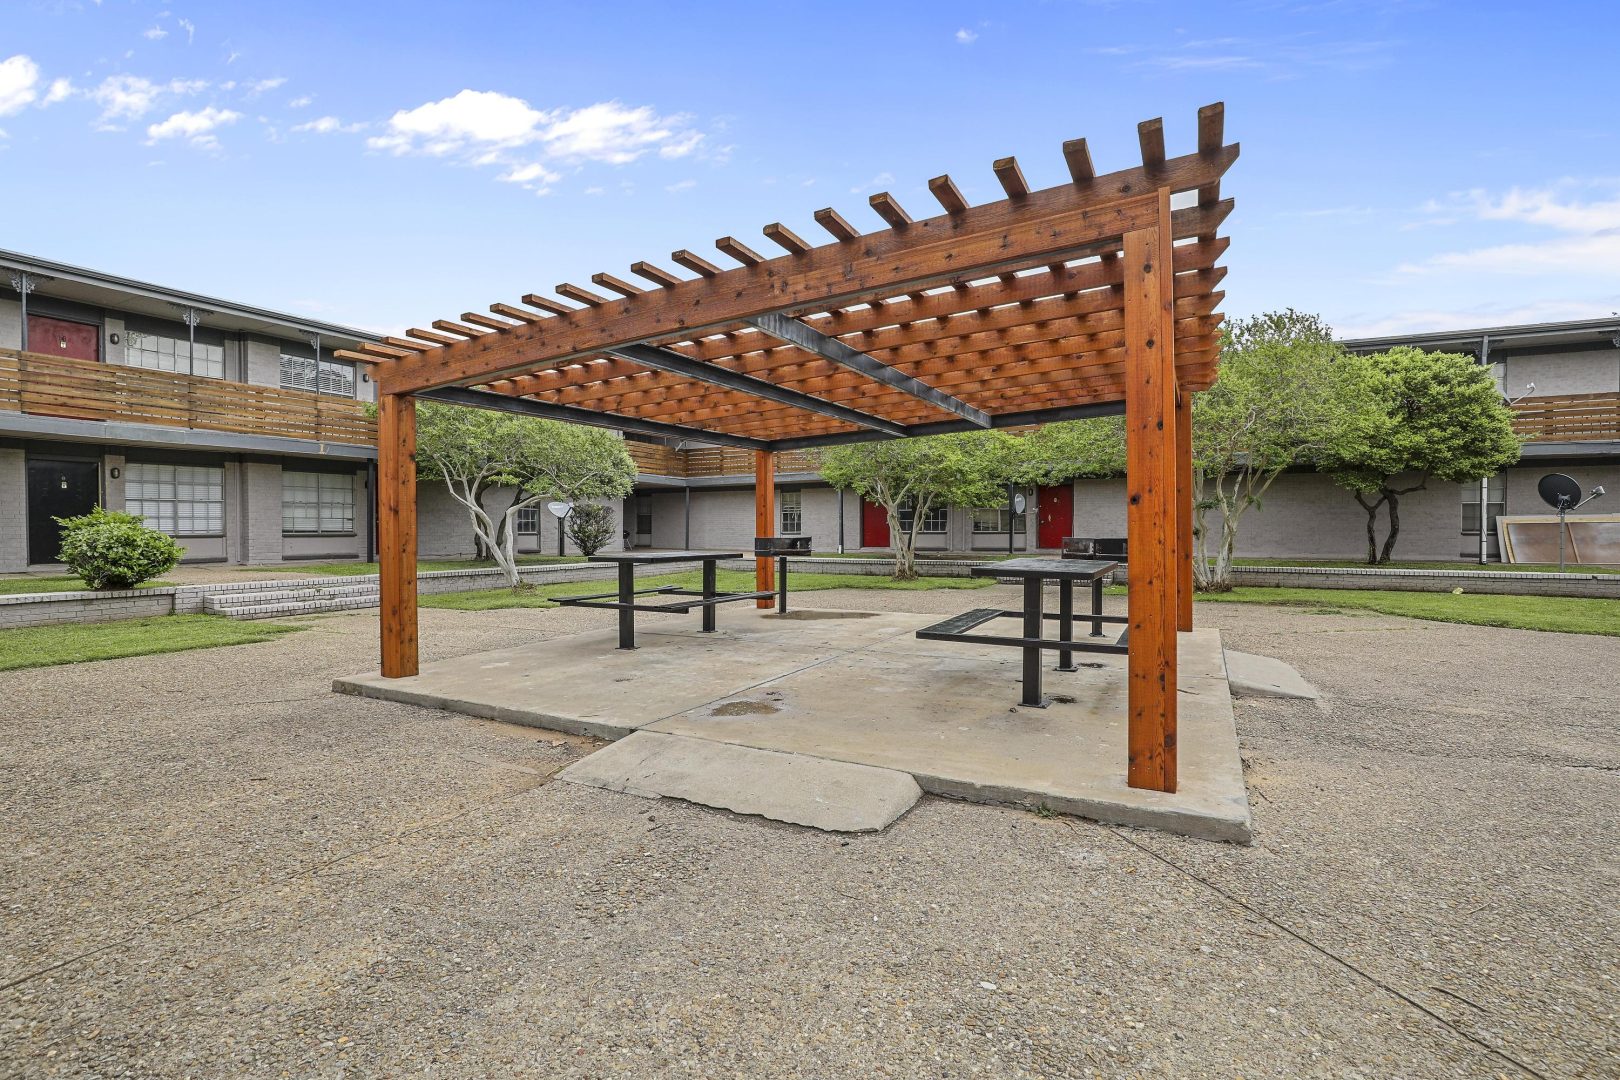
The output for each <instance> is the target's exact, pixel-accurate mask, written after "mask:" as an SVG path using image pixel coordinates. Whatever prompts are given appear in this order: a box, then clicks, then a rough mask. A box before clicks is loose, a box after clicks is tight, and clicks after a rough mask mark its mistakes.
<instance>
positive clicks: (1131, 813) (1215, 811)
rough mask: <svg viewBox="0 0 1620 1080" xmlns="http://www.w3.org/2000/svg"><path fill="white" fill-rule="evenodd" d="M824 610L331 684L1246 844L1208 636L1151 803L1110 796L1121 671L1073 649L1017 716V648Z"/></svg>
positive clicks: (1189, 651)
mask: <svg viewBox="0 0 1620 1080" xmlns="http://www.w3.org/2000/svg"><path fill="white" fill-rule="evenodd" d="M836 614H837V615H838V616H840V617H837V618H832V617H829V616H828V614H827V613H824V612H820V611H817V612H814V613H811V612H808V611H806V612H803V613H798V612H794V613H790V614H789V615H788V616H787V617H785V618H784V617H781V616H778V615H776V614H775V613H774V612H757V611H749V612H728V618H727V619H726V620H725V622H724V623H723V624H722V627H723V628H722V630H721V631H720V632H719V633H717V634H708V635H705V634H700V633H698V632H697V631H696V628H695V627H694V626H692V625H689V624H688V623H687V621H686V620H680V621H679V622H677V621H675V620H670V621H669V623H667V624H665V626H664V627H660V624H659V622H658V621H657V620H653V619H649V620H646V621H645V623H646V627H647V628H646V629H645V630H643V631H641V641H642V643H643V645H644V647H643V648H641V649H639V650H637V651H635V652H628V653H627V652H621V651H619V650H617V649H615V648H614V647H613V645H614V640H615V638H614V635H613V632H612V631H593V632H590V633H585V634H578V635H574V636H571V637H566V638H553V639H549V640H544V641H536V642H531V643H527V644H524V645H518V646H514V647H512V648H509V649H501V650H495V651H492V652H486V653H477V654H473V655H471V656H463V657H457V658H454V659H451V660H444V661H439V662H437V663H434V664H430V665H427V666H426V667H424V668H423V670H422V673H421V674H420V675H417V676H414V677H413V678H409V679H397V680H385V679H382V678H380V677H378V676H376V675H368V676H361V677H357V678H352V679H343V680H339V681H338V682H337V683H336V684H335V688H336V689H338V690H340V691H343V692H346V693H356V694H364V695H367V696H372V697H380V698H385V699H388V700H394V701H405V702H414V703H416V704H420V705H425V706H428V707H431V708H442V709H450V710H452V711H456V712H462V713H467V714H469V715H473V716H483V717H490V718H494V719H500V720H507V721H511V722H515V723H523V724H530V725H534V726H539V727H546V728H551V729H554V730H559V731H569V732H575V733H581V734H589V735H596V736H599V737H603V738H608V739H619V738H622V737H624V736H626V735H629V734H630V733H631V732H635V731H642V730H646V731H654V732H657V733H659V734H665V735H679V736H684V737H687V738H690V739H701V740H707V741H708V742H709V743H711V744H727V745H730V746H735V747H748V748H751V749H754V750H764V751H776V752H780V753H785V754H802V755H808V756H811V757H815V758H821V759H825V760H827V761H834V762H845V763H848V764H853V765H862V766H871V767H873V768H878V769H892V770H896V771H900V772H905V773H908V774H910V775H911V776H912V777H914V778H915V780H916V782H917V784H919V785H920V786H921V788H922V789H923V790H925V791H929V792H932V793H935V794H940V795H946V796H951V797H955V798H963V799H970V800H977V801H983V802H994V803H1004V804H1012V805H1023V806H1029V807H1036V806H1041V805H1045V806H1047V807H1049V808H1050V809H1053V810H1056V811H1059V812H1062V813H1068V814H1073V815H1076V816H1080V817H1087V818H1092V819H1094V820H1098V821H1104V822H1110V823H1115V824H1124V825H1140V826H1144V827H1151V828H1160V829H1167V830H1169V831H1172V832H1178V833H1185V834H1187V835H1191V836H1198V837H1204V838H1208V839H1214V840H1226V841H1235V842H1240V843H1246V842H1248V840H1249V839H1250V826H1249V804H1248V795H1247V791H1246V789H1245V787H1244V780H1243V768H1242V763H1241V760H1240V759H1239V756H1238V746H1237V731H1236V724H1235V722H1234V720H1233V716H1232V703H1231V694H1230V692H1229V690H1228V687H1227V676H1226V665H1225V662H1224V660H1223V650H1222V647H1221V640H1220V635H1219V633H1218V632H1217V631H1213V630H1196V631H1193V632H1192V633H1189V634H1183V635H1181V640H1180V671H1179V680H1178V690H1179V694H1180V697H1179V701H1180V728H1179V731H1178V756H1179V766H1180V769H1179V773H1180V790H1179V791H1178V792H1177V793H1176V794H1173V795H1167V794H1164V793H1161V792H1148V791H1138V790H1136V789H1133V788H1130V787H1128V786H1126V783H1125V762H1126V737H1125V736H1126V731H1125V726H1126V725H1125V660H1124V657H1122V656H1113V655H1108V654H1102V653H1081V654H1079V655H1078V657H1077V660H1078V661H1079V663H1080V665H1081V667H1080V670H1079V671H1078V672H1057V671H1053V670H1051V668H1050V667H1049V668H1048V669H1047V672H1046V678H1045V691H1046V693H1047V695H1048V696H1049V697H1050V698H1051V699H1052V705H1051V707H1050V708H1047V709H1025V708H1022V707H1020V706H1018V705H1017V704H1016V702H1017V701H1018V698H1019V676H1020V668H1019V654H1018V652H1017V650H1015V649H1007V648H998V647H995V646H988V645H957V644H954V643H948V642H936V641H919V640H917V639H916V637H915V636H914V635H915V633H916V631H917V630H918V629H920V628H922V627H923V626H927V625H929V624H931V623H933V622H937V621H938V619H939V616H938V615H922V614H908V613H892V612H891V613H860V612H840V613H836ZM640 629H641V628H640V627H638V630H640ZM1051 662H1054V663H1055V657H1053V658H1052V661H1051ZM694 801H699V800H694Z"/></svg>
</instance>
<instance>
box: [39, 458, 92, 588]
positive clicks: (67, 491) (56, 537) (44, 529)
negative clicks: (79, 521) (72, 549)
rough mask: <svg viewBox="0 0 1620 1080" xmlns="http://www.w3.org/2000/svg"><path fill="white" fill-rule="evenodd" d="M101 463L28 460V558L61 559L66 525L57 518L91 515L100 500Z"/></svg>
mask: <svg viewBox="0 0 1620 1080" xmlns="http://www.w3.org/2000/svg"><path fill="white" fill-rule="evenodd" d="M99 472H100V466H99V465H97V464H96V462H94V461H52V460H50V459H38V458H31V459H29V462H28V561H29V562H31V563H53V562H57V561H58V559H57V555H58V554H59V553H60V552H61V550H62V527H61V526H60V525H58V524H57V523H56V522H55V520H53V519H55V518H59V517H78V516H79V515H80V514H88V513H89V512H90V511H91V510H92V509H94V508H95V505H96V503H97V502H99V501H100V496H101V484H100V478H99V476H98V473H99Z"/></svg>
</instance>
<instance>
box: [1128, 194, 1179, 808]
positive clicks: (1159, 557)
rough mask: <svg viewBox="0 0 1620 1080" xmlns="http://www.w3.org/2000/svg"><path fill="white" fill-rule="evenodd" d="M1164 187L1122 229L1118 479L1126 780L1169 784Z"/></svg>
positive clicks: (1169, 324) (1169, 298) (1169, 405)
mask: <svg viewBox="0 0 1620 1080" xmlns="http://www.w3.org/2000/svg"><path fill="white" fill-rule="evenodd" d="M1169 201H1170V200H1169V192H1168V191H1161V192H1160V200H1159V217H1158V220H1159V222H1160V224H1159V225H1158V226H1156V227H1154V228H1148V229H1138V230H1135V231H1133V232H1128V233H1126V234H1125V258H1124V263H1125V265H1124V290H1125V484H1126V492H1127V497H1128V506H1127V508H1126V535H1127V537H1128V544H1129V551H1130V590H1129V594H1128V597H1127V614H1128V616H1129V619H1130V654H1129V656H1128V657H1127V660H1126V670H1127V706H1126V708H1127V718H1128V719H1127V722H1128V731H1127V744H1128V748H1129V757H1128V763H1127V767H1126V782H1127V783H1128V784H1130V786H1131V787H1135V788H1151V789H1154V790H1157V791H1175V790H1176V622H1177V610H1176V607H1177V599H1176V596H1177V591H1178V588H1177V583H1178V577H1179V573H1180V570H1179V568H1178V567H1177V565H1176V562H1175V552H1176V548H1177V546H1178V545H1177V543H1176V539H1177V536H1178V535H1179V532H1180V524H1179V521H1178V515H1177V512H1176V437H1175V431H1176V379H1175V355H1174V341H1175V310H1174V305H1175V297H1174V289H1173V280H1172V279H1173V277H1174V274H1173V272H1172V270H1171V262H1170V258H1169V255H1170V236H1169V233H1168V229H1169V226H1170V209H1169Z"/></svg>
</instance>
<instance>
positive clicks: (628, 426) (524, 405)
mask: <svg viewBox="0 0 1620 1080" xmlns="http://www.w3.org/2000/svg"><path fill="white" fill-rule="evenodd" d="M416 397H417V398H419V399H421V400H425V401H443V402H447V403H449V404H451V405H467V406H470V407H472V408H475V409H493V410H495V411H496V412H509V413H517V414H518V415H519V416H538V417H540V418H541V419H542V420H562V421H564V422H566V423H569V424H584V425H586V426H587V427H604V428H611V429H613V430H614V431H634V432H638V433H640V434H642V435H662V436H665V437H667V438H675V439H690V440H692V441H693V442H700V443H712V444H714V445H716V446H737V447H741V448H742V449H744V450H763V449H765V448H766V447H767V446H768V445H769V444H768V443H766V442H765V441H764V440H762V439H749V438H745V437H744V436H742V435H727V434H726V433H725V432H723V431H705V430H703V429H702V428H694V427H681V426H680V425H679V424H661V423H659V422H658V421H656V420H638V419H636V418H635V417H633V416H617V415H615V414H613V413H605V412H597V411H596V410H595V409H581V408H578V407H577V406H574V405H556V404H553V403H551V402H549V401H536V400H534V399H533V398H525V397H512V396H511V395H510V394H495V393H491V392H490V391H488V390H470V389H468V388H467V387H464V386H443V387H440V388H439V389H437V390H428V391H425V392H423V393H420V394H417V395H416Z"/></svg>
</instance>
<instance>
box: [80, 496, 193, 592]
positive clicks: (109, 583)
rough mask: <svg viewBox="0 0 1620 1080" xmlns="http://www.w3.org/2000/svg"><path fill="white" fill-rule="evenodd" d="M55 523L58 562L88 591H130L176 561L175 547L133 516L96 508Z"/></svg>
mask: <svg viewBox="0 0 1620 1080" xmlns="http://www.w3.org/2000/svg"><path fill="white" fill-rule="evenodd" d="M56 521H57V524H59V525H61V526H62V551H61V553H60V554H59V555H57V558H59V559H61V560H62V561H63V562H65V563H67V565H68V569H70V570H72V571H73V572H74V573H75V574H78V575H79V578H80V580H82V581H83V582H84V583H85V584H86V585H88V586H90V587H91V588H92V589H133V588H134V587H135V586H137V585H139V584H140V583H141V582H143V581H150V580H151V579H152V578H155V577H157V576H159V575H160V574H166V573H168V572H169V571H170V570H173V569H174V567H175V564H176V563H178V562H179V561H180V554H181V548H180V545H179V544H176V543H175V542H174V540H173V539H171V538H170V537H168V536H167V535H165V534H163V533H160V532H158V531H157V530H156V529H149V528H147V527H146V523H145V522H144V521H142V520H141V519H140V518H139V517H137V516H136V515H134V514H120V513H118V512H116V511H109V510H103V509H102V508H101V507H99V506H98V507H96V508H95V509H94V510H92V511H90V512H89V513H88V514H85V515H84V516H83V517H71V518H57V519H56Z"/></svg>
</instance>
